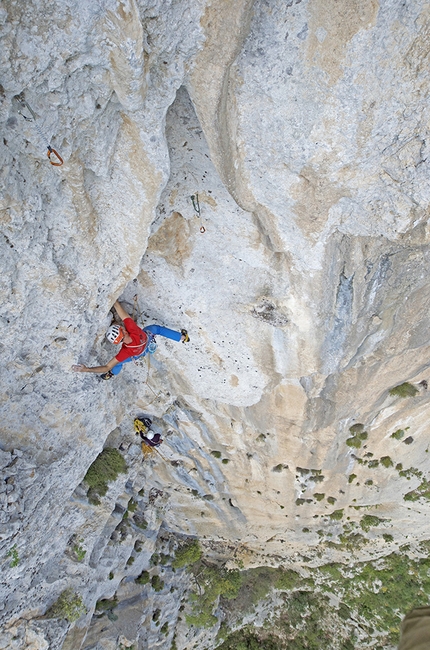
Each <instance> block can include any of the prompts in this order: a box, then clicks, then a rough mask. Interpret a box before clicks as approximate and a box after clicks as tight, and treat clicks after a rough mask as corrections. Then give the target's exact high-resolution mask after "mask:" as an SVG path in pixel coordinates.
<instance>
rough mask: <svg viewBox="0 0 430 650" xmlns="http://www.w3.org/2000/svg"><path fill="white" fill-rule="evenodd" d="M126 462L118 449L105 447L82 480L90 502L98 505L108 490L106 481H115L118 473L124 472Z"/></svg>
mask: <svg viewBox="0 0 430 650" xmlns="http://www.w3.org/2000/svg"><path fill="white" fill-rule="evenodd" d="M126 471H127V464H126V462H125V460H124V458H123V456H122V455H121V454H120V452H119V451H118V449H114V448H113V447H106V449H103V451H102V452H101V453H100V454H99V455H98V456H97V458H96V459H95V461H94V462H93V463H92V465H90V467H89V468H88V471H87V473H86V474H85V477H84V481H85V483H87V485H88V487H89V490H88V498H89V500H90V503H92V504H94V505H98V504H99V503H100V500H99V498H98V497H102V496H104V495H105V494H106V492H107V490H108V483H110V482H111V481H115V479H116V478H117V477H118V474H125V473H126Z"/></svg>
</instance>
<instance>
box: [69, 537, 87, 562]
mask: <svg viewBox="0 0 430 650" xmlns="http://www.w3.org/2000/svg"><path fill="white" fill-rule="evenodd" d="M83 541H84V540H83V539H79V540H78V541H77V542H76V543H75V544H74V545H73V546H72V551H73V553H74V554H75V557H76V560H77V561H78V562H82V561H83V560H84V558H85V556H86V554H87V552H86V550H85V549H84V548H83V547H82V546H81V544H82V542H83Z"/></svg>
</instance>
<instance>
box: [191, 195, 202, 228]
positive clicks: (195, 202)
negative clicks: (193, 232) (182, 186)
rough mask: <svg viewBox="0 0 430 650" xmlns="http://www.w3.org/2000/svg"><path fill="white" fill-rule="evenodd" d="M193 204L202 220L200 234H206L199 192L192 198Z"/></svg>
mask: <svg viewBox="0 0 430 650" xmlns="http://www.w3.org/2000/svg"><path fill="white" fill-rule="evenodd" d="M190 198H191V202H192V204H193V208H194V211H195V212H196V213H197V215H198V217H199V219H200V224H201V225H200V232H201V233H204V232H206V228H205V227H204V225H203V219H202V211H201V209H200V203H199V195H198V192H196V193H195V194H193V195H192V196H191V197H190Z"/></svg>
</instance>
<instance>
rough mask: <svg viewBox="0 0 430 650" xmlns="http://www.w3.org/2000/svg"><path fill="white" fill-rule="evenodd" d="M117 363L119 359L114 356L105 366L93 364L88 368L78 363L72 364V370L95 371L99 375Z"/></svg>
mask: <svg viewBox="0 0 430 650" xmlns="http://www.w3.org/2000/svg"><path fill="white" fill-rule="evenodd" d="M126 318H127V317H126ZM118 363H119V361H117V359H116V357H114V358H113V359H111V360H110V361H108V363H107V364H106V365H105V366H94V367H92V368H88V367H87V366H84V365H83V364H82V363H79V364H78V365H77V366H72V370H74V371H75V372H95V373H97V374H99V375H100V374H102V373H104V372H109V370H112V368H113V367H114V366H116V365H117V364H118Z"/></svg>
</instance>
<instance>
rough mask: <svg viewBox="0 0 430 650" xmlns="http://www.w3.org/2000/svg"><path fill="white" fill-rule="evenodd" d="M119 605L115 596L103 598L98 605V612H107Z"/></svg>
mask: <svg viewBox="0 0 430 650" xmlns="http://www.w3.org/2000/svg"><path fill="white" fill-rule="evenodd" d="M117 605H118V599H117V598H116V597H115V596H114V597H113V598H102V599H101V600H98V601H97V603H96V611H98V612H106V611H108V610H112V609H115V607H116V606H117Z"/></svg>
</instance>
